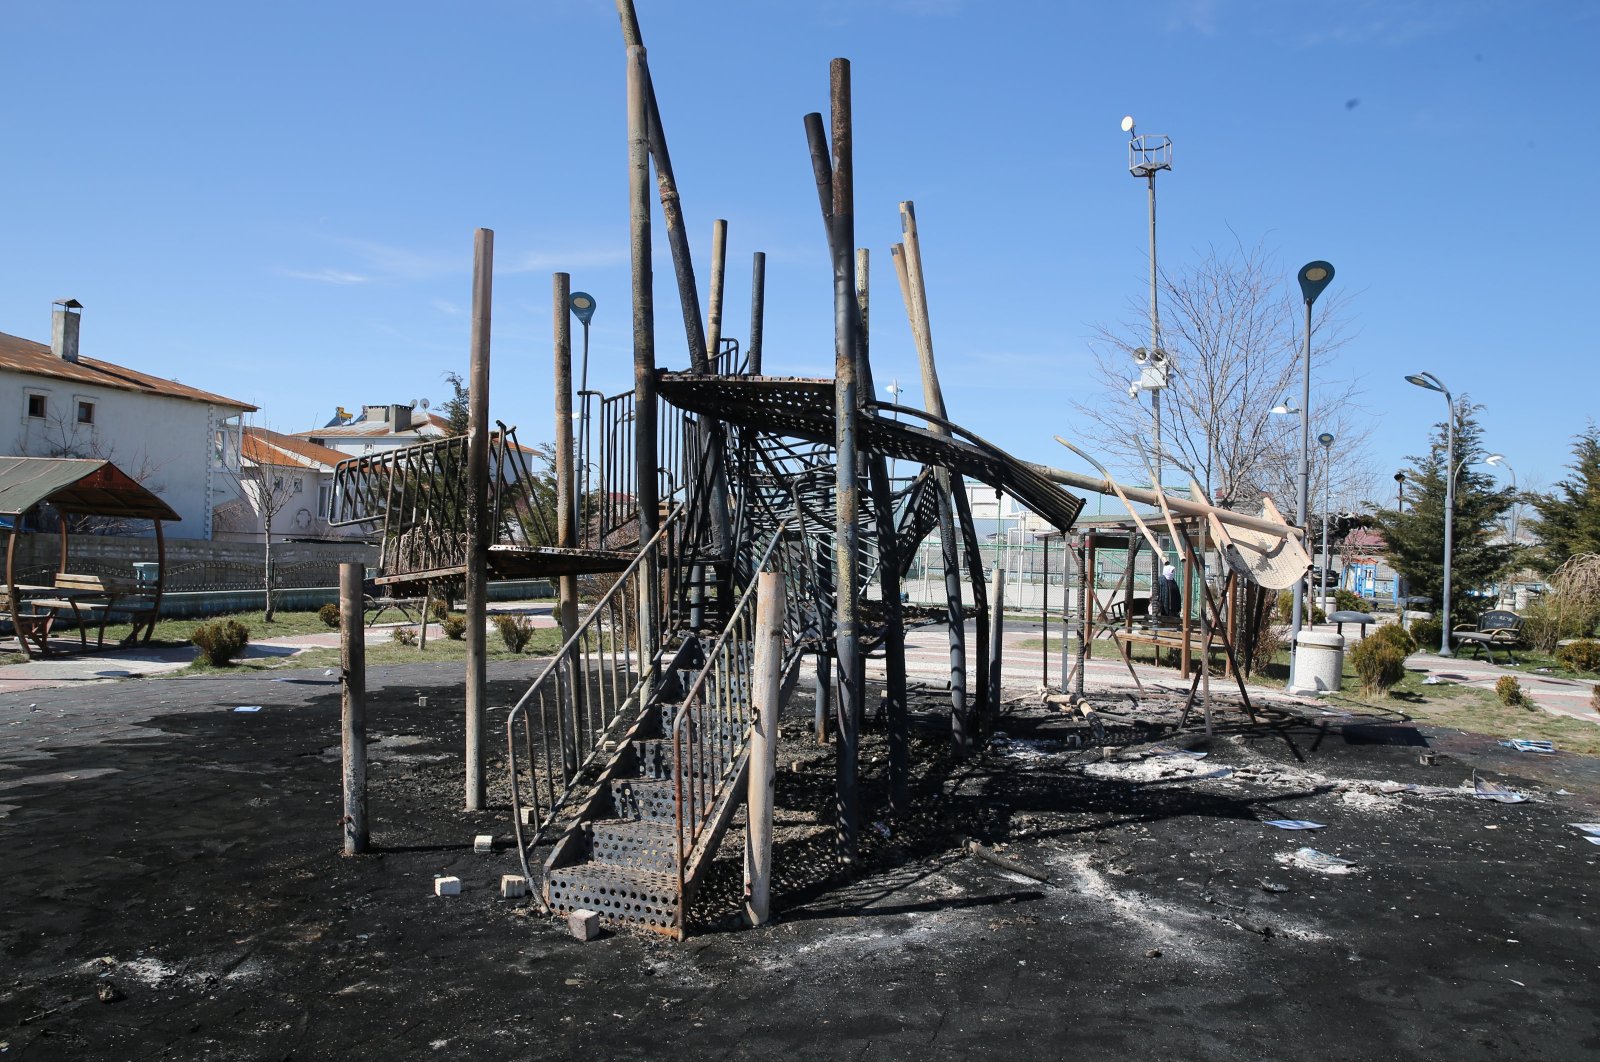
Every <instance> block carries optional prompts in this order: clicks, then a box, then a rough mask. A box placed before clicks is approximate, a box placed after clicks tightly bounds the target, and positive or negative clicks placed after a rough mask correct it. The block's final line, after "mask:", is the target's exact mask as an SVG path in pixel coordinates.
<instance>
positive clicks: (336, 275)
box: [281, 269, 372, 284]
mask: <svg viewBox="0 0 1600 1062" xmlns="http://www.w3.org/2000/svg"><path fill="white" fill-rule="evenodd" d="M281 272H282V273H283V275H284V276H286V277H291V278H293V279H295V280H310V281H314V282H316V283H318V284H369V283H371V282H372V278H371V277H369V276H366V275H364V274H362V273H351V272H348V271H346V270H343V269H284V270H281Z"/></svg>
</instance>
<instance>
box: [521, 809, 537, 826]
mask: <svg viewBox="0 0 1600 1062" xmlns="http://www.w3.org/2000/svg"><path fill="white" fill-rule="evenodd" d="M522 824H523V825H524V826H537V825H539V819H538V816H537V814H536V813H535V812H534V810H533V809H532V808H523V809H522Z"/></svg>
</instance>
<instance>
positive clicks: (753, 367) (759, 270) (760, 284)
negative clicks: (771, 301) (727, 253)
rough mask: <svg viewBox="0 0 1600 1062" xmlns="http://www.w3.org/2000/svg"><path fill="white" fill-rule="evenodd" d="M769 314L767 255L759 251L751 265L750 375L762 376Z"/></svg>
mask: <svg viewBox="0 0 1600 1062" xmlns="http://www.w3.org/2000/svg"><path fill="white" fill-rule="evenodd" d="M766 314H767V254H766V252H765V251H757V252H756V253H755V254H754V255H752V256H751V264H750V345H749V348H748V349H749V356H750V375H751V376H760V375H761V332H762V330H763V328H764V327H765V324H766Z"/></svg>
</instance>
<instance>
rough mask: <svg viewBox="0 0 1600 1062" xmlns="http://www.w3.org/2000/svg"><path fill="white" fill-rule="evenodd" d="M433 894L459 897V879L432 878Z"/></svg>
mask: <svg viewBox="0 0 1600 1062" xmlns="http://www.w3.org/2000/svg"><path fill="white" fill-rule="evenodd" d="M433 894H434V895H435V896H460V895H461V879H460V878H453V877H452V878H434V879H433Z"/></svg>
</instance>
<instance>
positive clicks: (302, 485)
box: [294, 476, 306, 494]
mask: <svg viewBox="0 0 1600 1062" xmlns="http://www.w3.org/2000/svg"><path fill="white" fill-rule="evenodd" d="M305 489H306V481H305V480H303V479H301V478H300V477H299V476H296V477H294V492H295V493H296V494H299V493H300V492H301V491H303V490H305Z"/></svg>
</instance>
